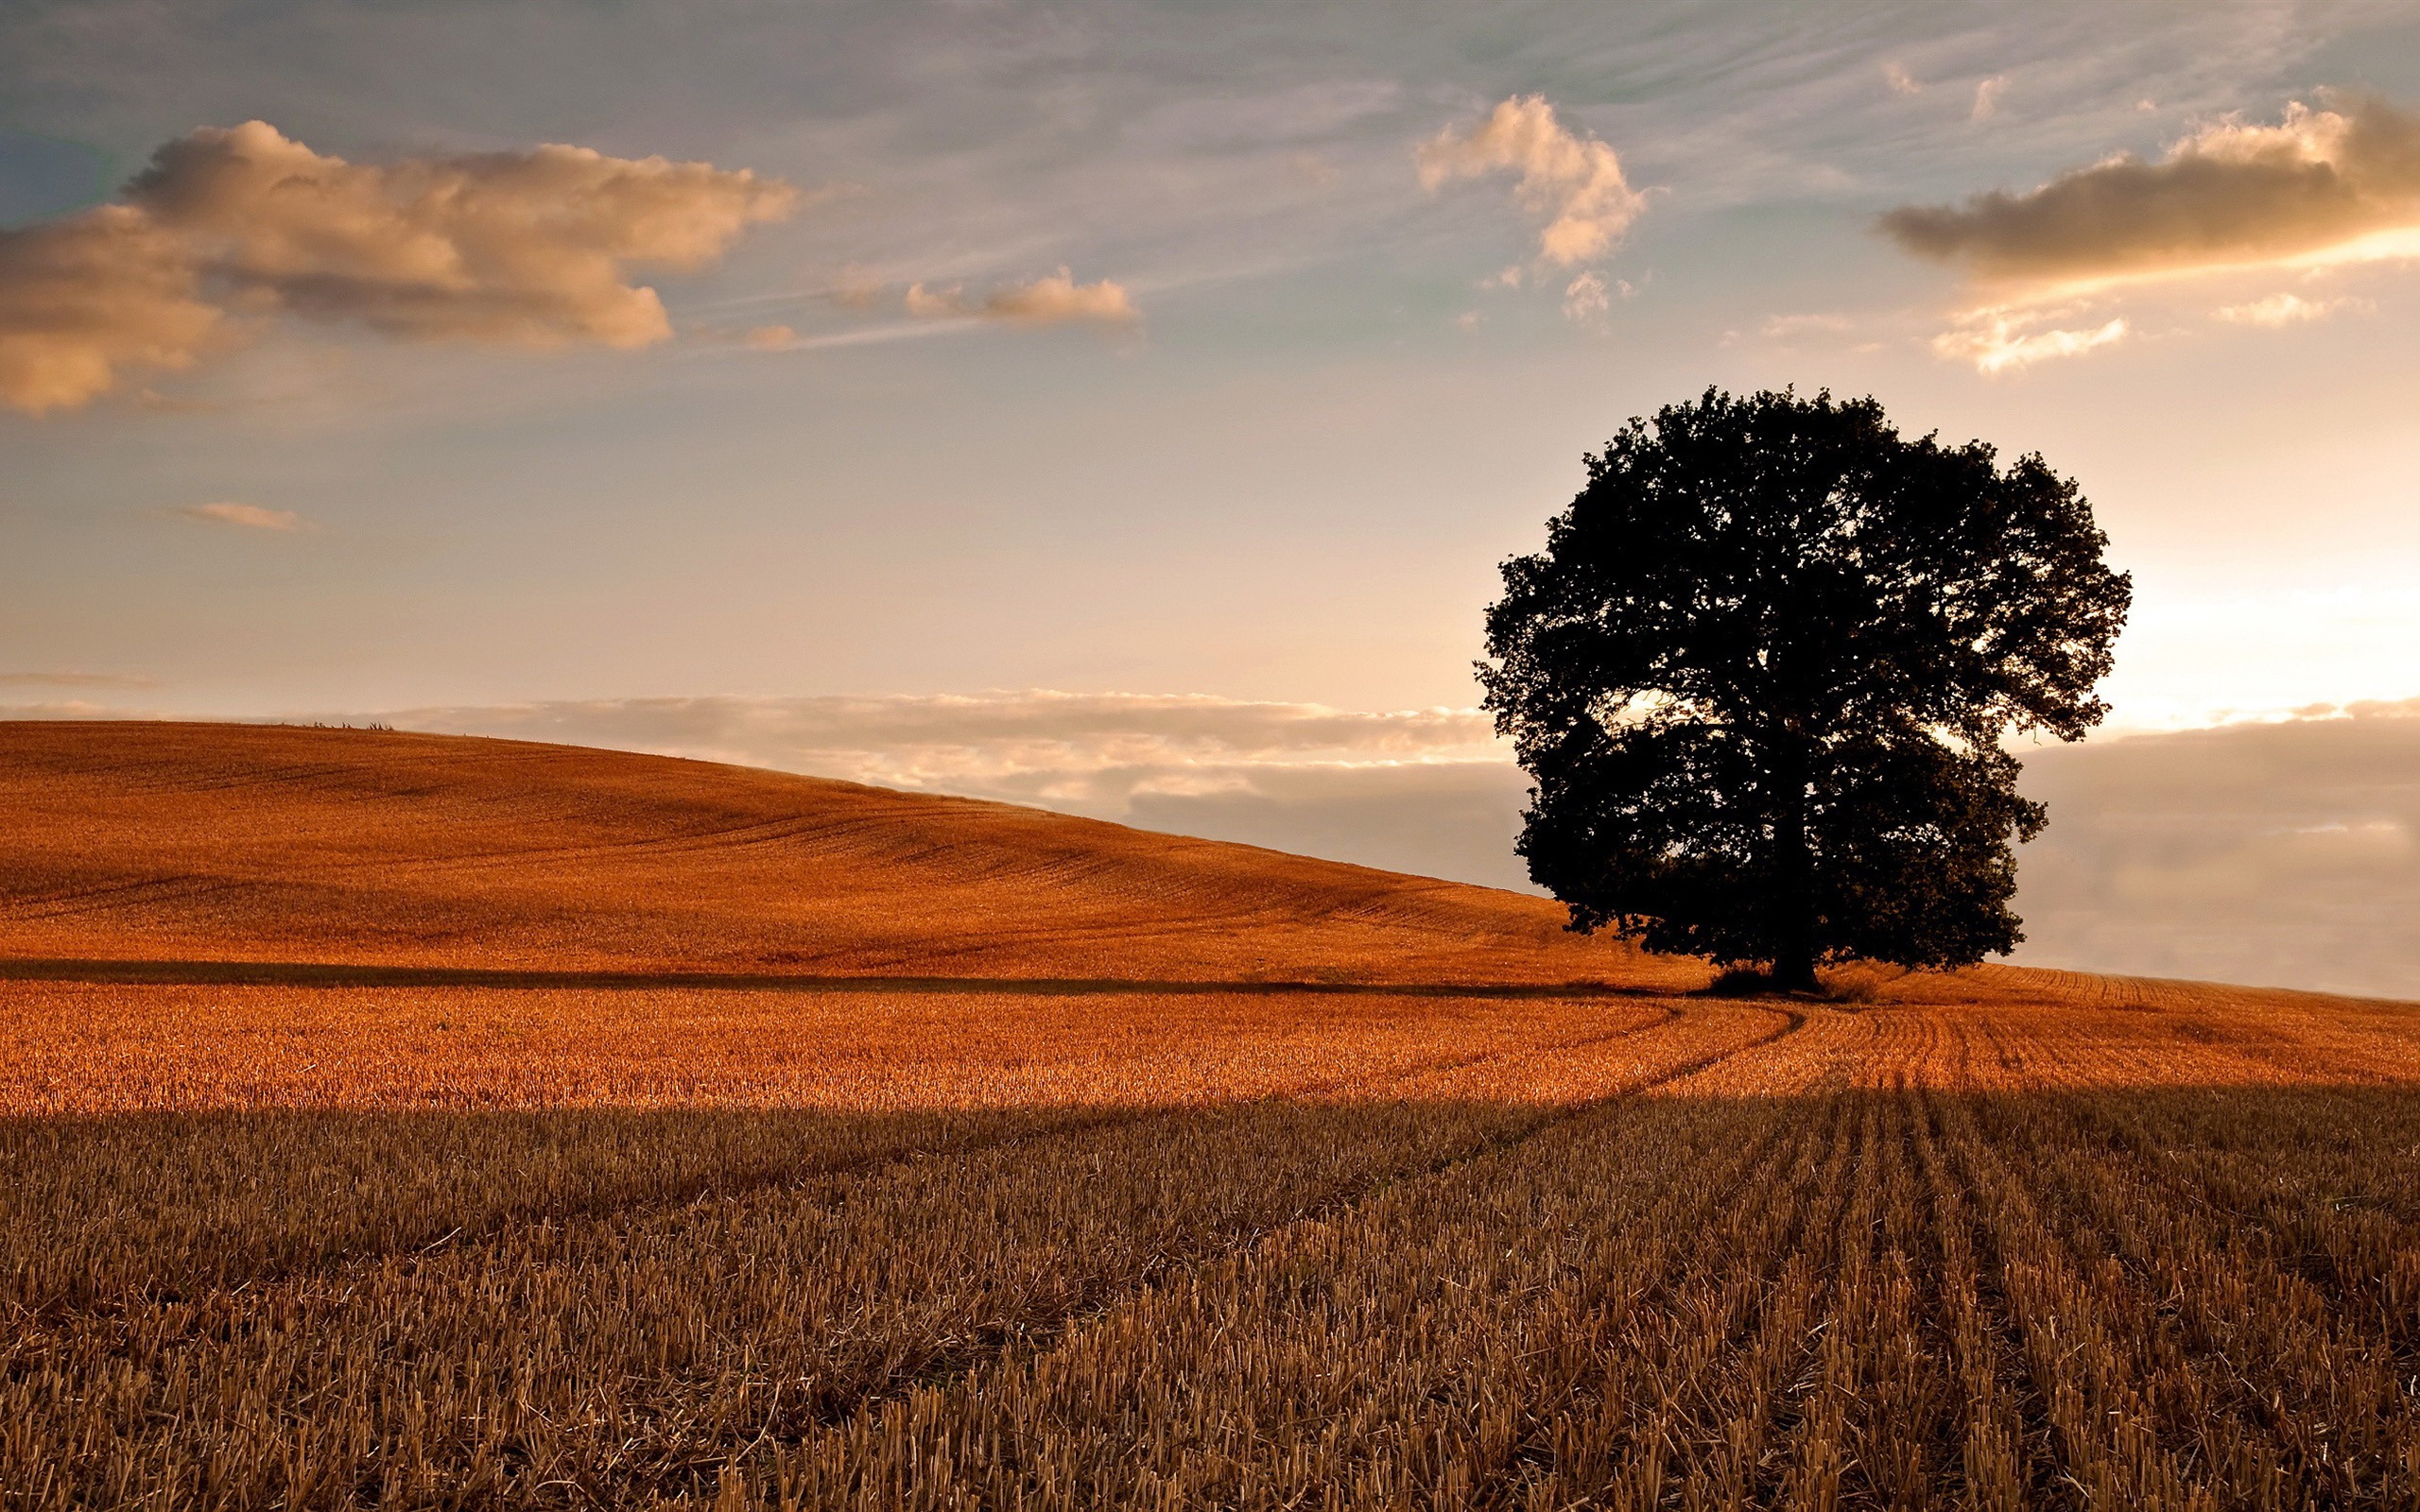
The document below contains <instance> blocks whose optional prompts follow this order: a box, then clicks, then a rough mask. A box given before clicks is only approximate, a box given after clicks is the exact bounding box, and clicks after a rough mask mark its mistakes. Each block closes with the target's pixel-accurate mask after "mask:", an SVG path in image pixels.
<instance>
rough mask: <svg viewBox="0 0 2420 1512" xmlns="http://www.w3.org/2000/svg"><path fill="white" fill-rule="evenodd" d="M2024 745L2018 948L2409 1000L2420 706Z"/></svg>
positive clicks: (2039, 956)
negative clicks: (2022, 938) (2040, 824)
mask: <svg viewBox="0 0 2420 1512" xmlns="http://www.w3.org/2000/svg"><path fill="white" fill-rule="evenodd" d="M2312 715H2313V716H2312V717H2305V718H2297V719H2288V720H2281V721H2276V722H2271V723H2261V724H2243V725H2229V726H2222V727H2220V728H2218V729H2213V730H2189V731H2182V732H2178V733H2173V734H2157V735H2135V736H2130V737H2127V738H2125V739H2120V740H2111V741H2095V742H2088V743H2086V744H2085V745H2083V746H2078V747H2047V748H2044V749H2041V750H2038V751H2029V752H2025V753H2023V754H2024V755H2025V760H2026V775H2025V783H2024V785H2025V788H2026V790H2027V792H2028V793H2029V794H2031V796H2032V797H2034V798H2035V799H2041V800H2044V801H2046V802H2048V804H2049V805H2050V827H2049V829H2048V831H2046V832H2045V833H2044V834H2043V837H2042V838H2041V839H2039V840H2037V841H2035V842H2034V843H2033V844H2032V845H2031V846H2028V847H2026V848H2025V850H2024V851H2023V852H2022V853H2021V860H2020V863H2019V866H2018V884H2019V885H2018V893H2017V899H2016V908H2017V911H2018V912H2019V913H2020V914H2022V915H2023V916H2024V918H2025V921H2026V922H2025V928H2026V934H2027V936H2028V940H2029V943H2028V944H2027V946H2026V947H2025V948H2024V950H2023V951H2022V952H2021V953H2020V954H2019V958H2020V959H2023V960H2030V961H2034V962H2037V963H2040V964H2044V965H2056V966H2076V967H2082V968H2084V969H2087V970H2094V971H2138V972H2145V973H2152V974H2159V975H2184V976H2196V977H2205V978H2215V979H2218V980H2221V981H2236V982H2253V983H2262V984H2270V985H2275V986H2282V987H2306V988H2328V989H2333V990H2339V991H2349V992H2374V993H2384V994H2391V995H2395V996H2402V997H2420V839H2416V838H2415V837H2420V700H2411V701H2408V702H2403V703H2372V704H2359V705H2354V706H2352V707H2350V708H2349V709H2345V710H2341V711H2340V710H2334V709H2325V710H2315V711H2312Z"/></svg>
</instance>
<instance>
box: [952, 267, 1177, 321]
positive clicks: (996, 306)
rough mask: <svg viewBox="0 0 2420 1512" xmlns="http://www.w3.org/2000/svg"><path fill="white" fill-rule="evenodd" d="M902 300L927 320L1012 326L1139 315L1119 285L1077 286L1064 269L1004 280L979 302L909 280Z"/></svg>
mask: <svg viewBox="0 0 2420 1512" xmlns="http://www.w3.org/2000/svg"><path fill="white" fill-rule="evenodd" d="M905 304H906V307H907V310H908V314H909V315H912V316H917V317H919V318H924V319H928V320H929V319H983V320H1003V321H1007V322H1009V323H1010V324H1012V325H1065V324H1069V323H1074V322H1087V323H1091V324H1096V325H1132V324H1134V323H1135V322H1136V321H1138V320H1140V319H1141V318H1143V312H1142V311H1140V310H1138V309H1136V308H1135V306H1134V301H1133V299H1132V296H1130V295H1129V294H1128V293H1127V292H1126V287H1125V285H1124V284H1121V283H1113V282H1111V281H1110V280H1108V279H1102V280H1100V281H1099V282H1098V283H1077V282H1076V278H1075V275H1074V274H1073V273H1071V272H1070V271H1069V270H1067V269H1066V268H1064V267H1063V268H1061V269H1060V270H1059V271H1058V272H1056V273H1053V274H1051V275H1050V276H1049V277H1047V278H1039V279H1036V280H1034V281H1033V282H1032V283H1010V284H1004V285H1003V286H1001V287H999V288H996V289H994V290H993V291H992V292H991V293H990V294H988V295H986V296H984V298H983V299H981V300H980V301H976V300H970V299H969V298H967V296H966V294H965V292H964V291H963V290H962V289H959V288H955V287H953V288H946V289H928V288H926V287H925V285H924V284H922V283H911V284H909V285H908V294H907V297H906V301H905Z"/></svg>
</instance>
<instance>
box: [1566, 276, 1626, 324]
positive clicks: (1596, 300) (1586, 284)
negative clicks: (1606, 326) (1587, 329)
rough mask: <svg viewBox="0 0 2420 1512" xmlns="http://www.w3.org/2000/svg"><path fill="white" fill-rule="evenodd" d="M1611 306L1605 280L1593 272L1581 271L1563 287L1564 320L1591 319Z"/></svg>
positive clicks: (1611, 298)
mask: <svg viewBox="0 0 2420 1512" xmlns="http://www.w3.org/2000/svg"><path fill="white" fill-rule="evenodd" d="M1613 306H1614V301H1613V297H1612V296H1611V295H1609V294H1608V293H1607V292H1606V291H1605V281H1604V280H1603V279H1601V278H1599V277H1598V276H1597V275H1596V274H1594V273H1582V274H1581V275H1580V276H1579V277H1578V278H1575V279H1573V280H1572V281H1571V282H1570V283H1568V284H1566V285H1565V286H1564V291H1563V318H1564V319H1566V320H1576V321H1588V320H1593V319H1595V318H1597V317H1599V316H1600V315H1603V314H1604V313H1605V312H1606V311H1607V310H1610V309H1612V308H1613Z"/></svg>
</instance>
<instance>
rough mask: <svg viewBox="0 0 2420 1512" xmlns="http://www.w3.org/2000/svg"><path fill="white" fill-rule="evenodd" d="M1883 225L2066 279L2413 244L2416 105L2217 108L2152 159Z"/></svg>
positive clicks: (2370, 252) (2337, 255)
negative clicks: (2412, 108) (2278, 117)
mask: <svg viewBox="0 0 2420 1512" xmlns="http://www.w3.org/2000/svg"><path fill="white" fill-rule="evenodd" d="M1882 229H1883V231H1884V232H1887V233H1888V234H1889V235H1890V236H1891V237H1892V238H1893V240H1895V241H1896V242H1898V244H1899V245H1900V246H1901V247H1903V248H1905V249H1907V250H1909V251H1910V252H1913V253H1915V254H1916V255H1918V256H1921V257H1929V258H1933V259H1936V260H1939V261H1942V262H1948V263H1956V264H1960V265H1962V266H1965V267H1967V268H1969V269H1971V270H1972V271H1973V272H1974V273H1975V274H1976V275H1977V276H1978V277H1979V278H1981V279H1983V280H1985V281H1987V282H1993V283H2015V284H2048V285H2054V286H2060V287H2064V288H2069V289H2072V288H2075V287H2078V286H2085V285H2097V284H2102V283H2109V282H2113V281H2120V280H2128V281H2131V280H2140V279H2146V278H2156V277H2162V276H2168V275H2173V274H2178V273H2187V272H2198V271H2204V270H2207V269H2212V268H2222V267H2246V266H2301V265H2308V264H2312V263H2320V262H2336V261H2356V260H2367V259H2371V258H2382V257H2389V256H2411V255H2414V254H2420V117H2415V116H2414V115H2411V114H2409V113H2407V112H2403V111H2400V110H2398V109H2396V108H2395V107H2394V106H2393V105H2390V104H2388V103H2387V102H2386V101H2384V100H2379V99H2374V98H2362V99H2356V100H2353V101H2351V102H2349V103H2348V104H2346V105H2345V106H2344V108H2343V109H2342V110H2312V109H2310V108H2308V107H2307V106H2304V105H2300V104H2296V105H2291V106H2289V107H2288V108H2287V111H2286V113H2285V118H2284V120H2283V121H2282V123H2280V124H2279V125H2276V126H2248V125H2245V124H2243V123H2241V122H2238V121H2228V122H2225V123H2222V124H2221V125H2217V126H2213V127H2210V128H2207V129H2204V130H2202V131H2198V132H2195V133H2194V134H2193V135H2191V136H2188V137H2187V138H2185V139H2184V140H2183V141H2181V142H2179V143H2177V144H2176V145H2175V146H2172V147H2170V148H2169V151H2168V154H2167V155H2166V156H2165V157H2164V158H2162V159H2161V160H2160V161H2159V162H2157V163H2145V162H2142V161H2140V160H2139V159H2136V158H2134V157H2131V156H2123V155H2121V156H2118V157H2114V158H2110V159H2108V160H2106V161H2104V162H2101V163H2094V164H2093V165H2092V166H2090V167H2087V168H2079V169H2076V170H2075V171H2073V172H2070V173H2066V174H2062V175H2061V176H2059V177H2058V178H2056V179H2053V180H2050V181H2049V182H2048V183H2047V184H2044V185H2043V186H2042V187H2040V188H2038V189H2034V190H2031V191H2030V192H2028V193H2025V194H2010V193H2007V192H2005V191H1994V192H1993V193H1990V194H1985V195H1979V196H1977V197H1975V198H1971V199H1969V200H1967V201H1966V202H1965V203H1964V204H1962V205H1909V206H1903V207H1901V208H1900V209H1897V210H1893V211H1892V212H1890V213H1889V214H1888V215H1884V216H1883V217H1882Z"/></svg>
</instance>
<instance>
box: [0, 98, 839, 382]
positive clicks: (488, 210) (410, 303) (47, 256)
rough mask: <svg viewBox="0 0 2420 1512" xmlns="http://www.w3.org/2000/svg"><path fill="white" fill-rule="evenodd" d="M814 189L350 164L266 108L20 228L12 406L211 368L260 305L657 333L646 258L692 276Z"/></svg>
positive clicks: (447, 161) (457, 331)
mask: <svg viewBox="0 0 2420 1512" xmlns="http://www.w3.org/2000/svg"><path fill="white" fill-rule="evenodd" d="M797 198H798V197H797V194H796V192H795V191H794V190H792V189H791V188H790V186H788V185H787V184H786V183H783V182H781V181H779V180H770V179H760V178H758V177H757V176H756V175H754V174H752V173H749V172H747V171H745V170H739V171H727V170H724V169H718V168H716V167H714V166H712V165H710V164H707V163H672V162H668V161H666V159H663V158H638V159H632V158H613V157H607V156H605V155H604V154H602V153H599V152H596V151H593V150H591V149H589V148H586V147H578V146H553V145H550V146H539V147H534V148H531V149H529V150H527V151H521V152H489V153H475V154H467V155H463V156H458V157H444V158H406V159H402V160H399V161H397V162H394V163H386V164H372V163H349V162H347V161H346V160H344V159H342V158H338V157H333V156H329V155H327V154H323V153H319V152H314V151H313V150H311V149H310V148H309V147H307V146H303V145H302V143H300V142H296V141H293V140H291V139H290V138H288V137H286V136H285V135H284V134H282V133H280V132H279V131H278V130H277V129H275V128H273V127H271V126H269V125H268V124H267V123H265V122H261V121H248V122H246V123H245V124H243V125H241V126H237V127H233V128H228V129H218V128H205V129H200V130H197V131H193V132H191V133H189V134H187V135H185V136H182V137H179V138H177V139H176V140H174V141H172V142H169V143H167V144H165V145H164V146H162V147H161V148H160V149H159V150H158V151H157V152H156V153H154V154H153V155H152V159H151V163H150V165H149V166H148V167H147V168H146V169H144V171H143V172H142V173H140V174H138V175H136V176H135V178H134V179H133V180H131V181H130V182H129V183H128V184H127V186H126V189H125V192H124V202H123V203H119V204H112V205H105V206H102V207H100V208H98V209H95V210H91V211H87V212H84V213H82V214H80V215H73V216H70V217H68V218H66V219H64V220H60V221H54V222H49V223H43V224H36V225H33V226H28V227H24V228H20V229H17V230H13V231H5V232H0V404H9V405H11V406H13V407H15V408H18V409H22V410H26V411H27V412H30V413H34V414H41V413H43V412H45V411H49V410H54V409H72V408H75V407H77V406H78V405H80V404H86V403H89V402H90V401H92V400H94V399H95V398H97V397H99V396H100V395H102V394H105V393H108V392H110V391H111V390H112V389H113V388H115V387H119V386H120V385H121V384H123V383H124V382H125V381H126V379H127V378H128V376H129V375H130V374H133V373H138V372H142V371H146V370H150V371H162V370H167V371H173V370H177V369H184V368H189V367H192V366H193V365H194V364H195V363H197V362H199V361H200V360H201V359H202V358H204V357H205V356H207V355H209V354H210V353H211V352H214V351H216V350H217V349H218V348H220V347H222V346H224V345H226V344H228V343H229V342H230V341H231V340H232V339H233V336H234V335H235V334H236V328H237V324H238V320H239V319H240V318H241V317H244V316H257V315H286V316H291V317H295V318H302V319H306V320H315V321H323V322H341V323H350V324H354V325H359V326H364V327H367V328H369V329H371V330H373V331H376V332H379V333H381V334H383V335H389V336H393V337H397V338H400V339H406V340H441V339H442V340H468V341H484V342H493V343H501V344H505V345H512V346H535V347H544V346H554V345H560V344H562V343H566V342H595V343H598V344H601V345H604V346H609V347H624V348H629V347H642V346H647V345H648V344H650V343H653V342H657V341H661V340H664V339H666V337H668V336H669V335H671V325H670V322H669V320H668V319H667V318H666V315H665V310H664V304H663V301H661V300H660V299H659V298H658V297H657V295H656V293H655V291H654V290H653V289H652V288H648V287H646V286H643V285H639V284H636V283H632V282H631V274H632V271H633V270H634V269H637V268H642V267H658V268H667V269H673V270H692V269H696V268H699V267H702V266H705V265H707V264H709V263H711V262H713V261H714V260H715V259H716V258H717V257H718V256H720V255H721V253H722V252H723V251H724V250H725V249H727V248H728V247H729V246H730V245H731V244H732V242H733V241H735V239H736V238H737V237H738V236H739V234H740V233H741V232H743V231H745V230H746V229H747V228H748V227H749V226H751V225H753V224H756V223H758V222H762V221H768V220H777V219H780V218H782V217H783V216H786V215H789V214H790V213H791V211H792V210H793V209H794V208H795V206H796V203H797Z"/></svg>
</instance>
